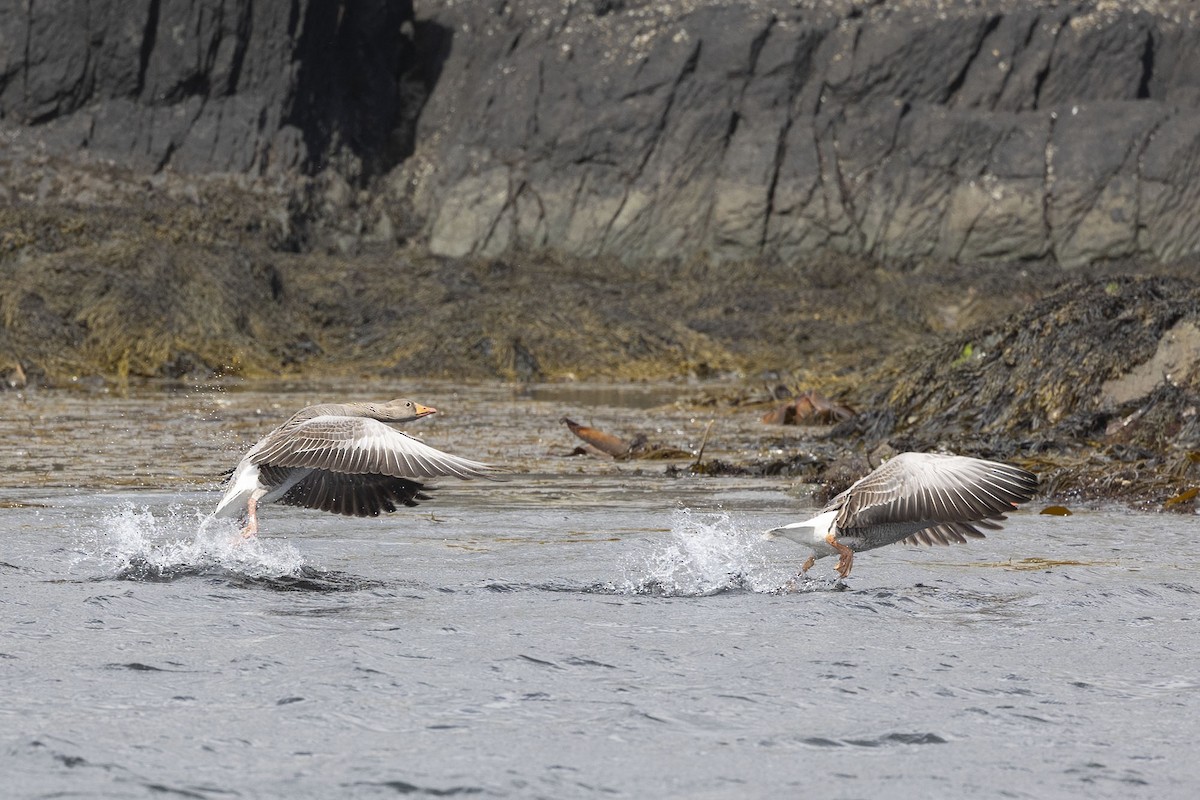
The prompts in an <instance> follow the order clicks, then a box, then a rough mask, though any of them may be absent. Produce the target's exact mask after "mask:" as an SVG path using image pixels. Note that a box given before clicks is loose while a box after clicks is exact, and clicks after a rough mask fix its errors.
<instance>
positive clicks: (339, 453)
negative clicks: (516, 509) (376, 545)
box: [248, 415, 494, 480]
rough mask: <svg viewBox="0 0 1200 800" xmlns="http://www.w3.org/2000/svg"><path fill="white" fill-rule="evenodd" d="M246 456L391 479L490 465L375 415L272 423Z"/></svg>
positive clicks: (463, 474) (477, 471)
mask: <svg viewBox="0 0 1200 800" xmlns="http://www.w3.org/2000/svg"><path fill="white" fill-rule="evenodd" d="M248 457H249V458H250V460H251V461H252V462H253V463H255V464H258V465H260V466H262V465H270V466H276V467H300V468H306V469H315V470H322V471H325V472H334V473H343V474H367V473H372V474H377V475H388V476H391V477H393V478H409V479H414V478H438V477H451V476H452V477H456V478H462V479H464V480H465V479H468V478H481V477H488V476H489V473H491V472H493V470H494V468H493V467H491V466H489V465H487V464H484V463H482V462H479V461H473V460H471V459H469V458H463V457H461V456H456V455H451V454H450V453H444V452H442V451H441V450H438V449H437V448H434V447H430V446H429V445H427V444H425V443H424V442H422V441H420V440H419V439H415V438H413V437H412V436H409V435H408V434H406V433H401V432H400V431H397V430H395V429H394V428H391V427H389V426H388V425H385V424H384V423H382V422H379V421H377V420H373V419H368V418H362V417H342V416H334V415H322V416H316V417H313V418H311V419H305V420H299V421H297V422H295V423H290V424H287V425H284V426H282V427H280V428H278V429H277V430H275V431H272V432H271V433H269V434H267V436H266V437H265V438H264V439H263V440H262V441H260V442H259V443H258V444H257V445H255V446H254V449H253V450H252V451H251V452H250V453H249V454H248Z"/></svg>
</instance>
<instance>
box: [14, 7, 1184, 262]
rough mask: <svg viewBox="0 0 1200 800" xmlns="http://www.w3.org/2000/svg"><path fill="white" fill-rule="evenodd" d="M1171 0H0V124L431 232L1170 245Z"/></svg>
mask: <svg viewBox="0 0 1200 800" xmlns="http://www.w3.org/2000/svg"><path fill="white" fill-rule="evenodd" d="M1197 14H1198V11H1197V10H1196V9H1195V8H1194V5H1193V3H1191V2H1189V0H1130V2H1126V3H1111V2H1099V1H1098V0H1093V1H1092V2H1087V1H1086V0H1077V1H1076V2H1066V3H1063V2H1049V0H1043V1H1042V2H1025V0H898V1H897V2H887V3H879V2H875V3H864V2H862V0H832V1H830V0H787V1H785V0H746V1H745V2H738V3H732V2H727V1H726V0H677V1H676V2H661V0H654V1H653V2H651V1H650V0H590V1H589V2H580V1H579V0H570V1H568V0H506V1H503V2H496V1H495V0H437V1H436V2H435V0H418V2H417V4H416V8H415V11H414V8H413V4H412V2H411V0H398V1H394V0H361V1H360V2H349V0H341V2H335V1H333V0H329V1H328V2H317V0H295V1H294V2H292V3H266V2H251V0H133V1H132V2H116V1H115V0H90V2H89V1H88V0H64V1H63V2H59V3H54V4H42V3H26V2H17V0H0V127H2V128H3V129H4V131H5V135H6V136H10V137H19V138H21V140H22V141H23V142H29V141H33V142H34V143H35V144H36V145H37V147H39V148H41V149H42V150H43V151H45V152H48V153H50V154H52V155H53V154H70V153H76V152H79V151H84V152H88V153H92V154H95V155H98V156H101V157H103V158H109V159H113V160H115V161H117V162H118V163H120V164H124V165H128V166H132V167H135V168H137V169H141V170H145V171H149V172H153V171H158V170H161V169H163V168H167V167H169V168H171V169H173V170H176V171H181V172H232V173H248V174H251V175H260V174H276V175H298V176H300V177H301V179H302V180H303V176H305V175H311V174H314V173H316V172H319V171H321V170H323V169H326V168H327V167H332V168H333V170H332V171H335V172H338V173H340V174H341V176H342V177H343V178H345V179H348V180H349V181H351V182H352V183H353V184H355V188H358V189H364V188H365V189H366V191H367V193H368V197H367V198H366V200H365V202H369V203H373V204H374V205H375V206H379V205H381V204H382V205H389V204H390V205H391V206H393V208H392V210H391V212H389V213H391V216H392V217H393V218H398V219H403V220H404V222H403V223H402V224H403V226H404V228H405V231H406V234H405V235H406V236H407V235H408V233H409V232H412V233H416V234H417V238H418V239H423V240H424V241H425V243H427V245H428V247H429V248H430V249H431V250H432V251H433V252H434V253H436V254H441V255H452V256H462V255H468V254H481V255H495V254H498V253H501V252H504V251H507V250H511V249H515V248H525V249H531V250H538V249H543V248H548V249H552V250H556V251H559V252H563V253H567V254H572V255H577V256H583V257H590V256H595V255H609V256H616V257H619V258H621V259H624V260H627V261H641V260H647V259H651V260H652V259H663V258H671V259H673V258H695V257H709V258H712V259H715V260H725V259H746V258H768V259H779V260H782V261H784V262H792V261H795V260H797V259H802V258H806V257H809V256H812V255H814V254H819V253H822V252H828V251H830V250H833V251H840V252H844V253H850V254H854V255H862V256H866V257H869V258H872V259H882V260H888V259H899V260H905V261H910V260H929V261H942V262H945V261H960V262H973V261H977V260H1014V259H1050V260H1056V261H1058V262H1060V263H1062V264H1065V265H1074V264H1081V263H1086V262H1088V261H1091V260H1095V259H1116V258H1143V259H1152V260H1157V261H1163V262H1170V261H1175V260H1178V259H1180V258H1184V257H1187V256H1190V255H1194V254H1196V253H1197V252H1200V226H1197V225H1196V224H1195V223H1194V220H1195V219H1196V218H1197V212H1200V23H1198V21H1197ZM418 115H420V116H419V119H418ZM14 141H15V139H14ZM376 179H377V180H376ZM3 189H4V187H3V186H0V190H3ZM3 196H4V191H0V200H3ZM371 196H373V197H374V198H375V199H374V200H372V199H371ZM360 202H361V201H360Z"/></svg>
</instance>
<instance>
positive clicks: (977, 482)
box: [826, 453, 1037, 544]
mask: <svg viewBox="0 0 1200 800" xmlns="http://www.w3.org/2000/svg"><path fill="white" fill-rule="evenodd" d="M1036 489H1037V476H1035V475H1034V474H1033V473H1031V472H1028V471H1026V470H1023V469H1020V468H1018V467H1013V466H1009V465H1008V464H1000V463H998V462H995V461H984V460H982V459H977V458H968V457H965V456H950V455H940V454H934V453H902V454H901V455H898V456H896V457H895V458H893V459H892V460H890V461H888V462H887V463H886V464H884V465H883V466H881V467H879V469H877V470H875V471H874V472H872V473H870V474H869V475H867V476H866V477H864V478H862V479H861V480H859V481H858V482H857V483H855V484H854V485H853V486H851V487H850V488H849V489H847V490H846V491H845V492H842V493H841V494H840V495H838V496H837V497H835V498H834V499H833V500H832V501H831V502H830V503H829V505H828V506H826V510H827V511H831V510H835V509H837V510H838V512H839V513H838V518H837V527H838V528H839V530H841V531H843V532H848V531H852V530H853V531H856V532H859V533H860V534H861V535H863V536H864V537H865V538H868V539H870V538H872V537H871V531H872V530H879V531H880V532H881V533H882V532H883V531H885V530H887V531H893V532H894V531H897V530H900V529H901V526H905V525H912V524H919V525H921V529H920V530H918V531H917V532H914V533H912V534H911V535H909V536H907V537H905V538H904V541H907V542H911V543H923V544H954V543H963V542H966V540H967V539H968V538H983V536H984V534H983V533H982V531H980V530H979V528H984V529H988V530H996V529H998V528H999V527H1000V526H999V525H997V524H995V521H999V520H1003V519H1004V514H1005V513H1006V512H1009V511H1012V510H1013V508H1014V507H1016V505H1017V504H1018V503H1023V502H1026V501H1028V500H1029V499H1031V498H1032V497H1033V494H1034V492H1035V491H1036ZM910 530H911V528H910ZM889 539H890V537H889Z"/></svg>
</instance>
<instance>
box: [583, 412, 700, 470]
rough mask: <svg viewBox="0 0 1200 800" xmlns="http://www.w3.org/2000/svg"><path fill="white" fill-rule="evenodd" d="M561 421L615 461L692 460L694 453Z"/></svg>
mask: <svg viewBox="0 0 1200 800" xmlns="http://www.w3.org/2000/svg"><path fill="white" fill-rule="evenodd" d="M560 421H561V422H562V423H563V424H565V425H566V426H567V427H568V428H570V430H571V433H573V434H575V435H576V436H578V437H579V438H580V439H582V440H583V441H585V442H587V443H588V444H589V445H591V446H592V447H594V448H596V449H597V450H599V451H600V452H602V453H606V454H608V455H610V456H612V457H613V458H615V459H619V460H625V459H639V460H645V461H670V460H675V459H682V458H692V452H691V451H690V450H681V449H679V448H678V447H670V446H667V445H661V444H654V443H652V442H650V441H649V440H648V439H647V438H646V436H645V435H643V434H638V435H637V436H635V437H634V438H633V439H632V440H630V441H626V440H624V439H622V438H620V437H619V436H614V435H612V434H611V433H606V432H604V431H602V430H600V429H598V428H591V427H588V426H587V425H580V424H579V423H578V422H576V421H575V420H573V419H570V418H569V417H563V418H562V419H561V420H560ZM707 436H708V432H707V431H705V438H707ZM586 452H587V451H586V449H583V448H579V447H576V448H575V449H574V450H572V451H571V453H570V455H584V454H585V453H586Z"/></svg>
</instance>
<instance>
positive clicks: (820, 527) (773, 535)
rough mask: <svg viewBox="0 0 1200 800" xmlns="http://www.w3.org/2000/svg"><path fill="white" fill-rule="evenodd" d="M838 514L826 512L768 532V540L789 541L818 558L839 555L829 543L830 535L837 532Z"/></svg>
mask: <svg viewBox="0 0 1200 800" xmlns="http://www.w3.org/2000/svg"><path fill="white" fill-rule="evenodd" d="M837 515H838V512H837V511H836V510H834V511H826V512H824V513H822V514H818V515H817V516H815V517H813V518H812V519H807V520H805V521H804V522H793V523H792V524H791V525H784V526H782V527H779V528H772V529H771V530H769V531H767V532H766V534H765V535H766V538H768V539H787V540H789V541H792V542H795V543H796V544H799V545H803V546H805V547H807V548H810V549H811V550H812V551H813V556H815V557H816V558H824V557H825V556H832V555H836V554H837V552H838V551H837V550H836V549H834V547H833V545H831V544H830V543H829V535H830V534H831V533H834V532H835V531H836V530H837Z"/></svg>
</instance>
